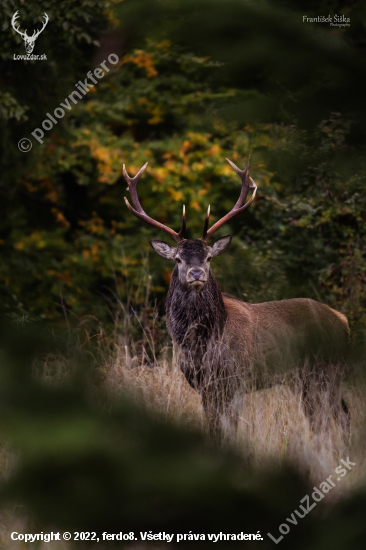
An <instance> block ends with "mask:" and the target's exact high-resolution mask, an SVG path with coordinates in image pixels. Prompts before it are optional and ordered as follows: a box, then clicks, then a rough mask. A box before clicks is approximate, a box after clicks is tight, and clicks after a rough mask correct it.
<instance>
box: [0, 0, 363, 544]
mask: <svg viewBox="0 0 366 550" xmlns="http://www.w3.org/2000/svg"><path fill="white" fill-rule="evenodd" d="M0 6H1V13H2V23H1V26H0V36H1V41H2V51H1V54H0V64H1V71H0V143H1V147H0V170H1V182H0V194H1V200H0V258H1V262H0V283H1V284H0V289H1V290H0V292H1V301H2V307H3V311H4V313H5V315H6V317H5V318H6V319H7V321H6V322H4V328H3V329H2V331H1V335H2V339H3V349H4V351H3V355H2V374H1V376H2V381H1V385H2V389H1V392H2V397H1V400H0V401H1V403H2V404H1V407H0V424H1V429H2V431H3V434H4V436H6V437H9V438H10V439H11V440H12V441H13V444H14V446H15V448H16V449H18V450H20V451H21V456H22V462H21V465H20V467H19V468H18V470H17V475H16V476H13V477H12V476H10V480H9V481H8V484H7V485H5V486H4V487H3V489H2V496H3V497H4V498H6V499H9V498H13V499H15V500H16V501H18V500H20V501H22V502H25V503H27V504H28V506H29V510H31V511H33V512H34V513H35V514H36V516H35V517H39V518H41V519H42V521H45V522H46V523H48V524H49V525H53V524H55V523H57V524H58V525H61V526H64V528H65V529H66V528H67V529H69V530H72V529H74V526H75V529H77V528H80V529H81V527H82V528H83V529H85V530H86V529H87V528H93V530H96V529H98V528H99V527H100V528H103V529H105V528H107V527H110V529H111V530H112V529H116V530H117V531H116V532H119V530H120V529H121V527H120V525H121V520H120V518H121V517H123V518H124V522H123V523H124V525H125V526H127V528H128V530H129V531H130V530H134V529H136V530H138V529H140V527H141V528H143V529H147V530H149V529H156V530H165V531H169V529H170V530H171V531H172V532H178V528H179V530H180V531H183V529H187V530H192V529H193V530H195V529H196V530H197V531H198V532H209V531H212V529H213V528H212V526H215V527H216V526H217V525H220V530H222V531H226V532H235V531H236V530H237V526H238V525H239V524H240V522H241V521H242V522H243V523H242V524H243V530H247V532H249V531H250V530H251V529H253V532H256V531H257V530H258V529H263V532H262V536H263V534H265V533H266V532H267V531H265V529H268V530H271V529H273V530H276V529H277V528H278V525H279V524H280V523H281V521H282V520H283V519H284V518H286V517H287V514H291V512H292V511H293V509H294V507H296V506H297V504H298V502H299V500H300V498H302V497H303V496H304V494H306V491H307V486H306V485H304V481H303V480H302V478H301V477H300V476H299V475H298V474H297V473H294V472H293V470H291V469H287V468H284V470H283V471H281V472H272V473H271V474H268V476H267V474H264V473H263V474H262V473H260V474H257V475H256V477H255V478H254V477H253V476H254V473H253V471H252V470H251V469H250V468H249V466H248V468H247V469H245V468H243V462H242V459H239V458H238V457H237V456H233V455H232V454H230V453H229V452H228V454H225V453H223V454H221V452H218V451H217V450H215V452H214V453H213V452H211V448H210V447H209V444H208V443H207V441H205V440H204V439H202V436H201V435H200V434H197V433H195V434H193V433H192V432H185V431H182V429H181V428H178V427H177V426H171V425H166V424H162V423H161V421H160V420H159V419H156V418H152V417H151V413H149V414H147V413H146V411H141V410H140V409H139V408H138V407H137V406H136V405H135V404H131V403H127V404H124V403H120V405H119V408H116V409H113V410H112V412H111V411H110V410H109V411H108V412H107V411H105V410H103V407H102V408H101V409H100V410H99V409H98V408H96V407H95V404H94V402H93V400H92V399H91V398H90V392H91V393H92V391H91V390H90V384H92V383H91V382H90V381H88V379H87V378H85V376H86V375H85V374H82V373H84V370H83V369H79V370H80V372H79V370H78V369H76V374H75V377H74V378H73V384H72V385H71V386H70V388H63V389H60V388H59V389H55V388H47V387H45V386H44V385H42V384H41V383H39V382H37V381H35V380H34V379H32V378H31V377H30V373H29V370H30V366H29V365H30V362H31V358H32V357H34V355H35V354H36V353H39V348H35V347H33V346H34V345H35V344H34V342H35V341H37V337H35V336H32V335H31V336H29V335H28V336H27V335H19V334H17V333H15V336H14V332H10V333H8V332H6V328H5V326H6V325H7V324H8V323H9V322H10V319H12V320H13V321H16V322H18V323H19V322H23V321H24V320H39V319H43V320H44V321H45V322H47V323H48V326H52V327H53V328H54V327H65V325H66V324H67V323H69V324H71V325H77V324H78V323H80V322H84V321H85V320H89V321H90V322H91V323H97V324H98V323H103V324H104V327H108V326H111V327H115V326H116V324H117V328H118V326H119V325H118V323H119V322H120V321H119V315H120V313H119V312H120V310H121V307H122V309H123V308H125V311H129V310H130V309H131V310H134V309H135V308H141V307H142V308H143V309H144V311H145V313H144V315H145V317H144V319H145V320H146V323H147V324H148V323H149V322H150V321H151V320H152V318H153V317H154V315H155V310H153V308H152V306H151V305H152V304H153V303H154V302H155V300H156V304H157V306H156V307H157V308H158V310H159V311H160V314H161V315H163V299H164V296H165V293H166V290H167V286H168V283H169V279H170V272H171V265H169V264H168V263H166V264H165V263H164V262H163V260H162V259H161V258H159V257H157V256H155V255H154V254H153V253H152V251H151V249H150V245H149V242H148V241H149V239H151V238H155V237H156V238H161V237H162V236H161V235H160V234H159V233H156V232H155V231H154V230H152V229H151V228H150V227H149V226H145V225H142V223H140V222H139V221H138V220H137V219H136V218H134V217H133V216H132V215H131V214H130V213H129V212H128V210H127V208H126V206H125V204H124V200H123V197H124V196H125V195H126V183H125V181H124V179H123V177H122V166H123V164H126V167H127V170H128V172H129V173H130V174H131V175H133V174H135V173H136V172H137V171H138V170H139V168H140V167H141V166H142V165H143V164H144V163H145V162H146V161H148V162H149V166H148V168H147V170H146V172H145V174H144V176H143V178H142V179H141V180H140V182H139V194H140V197H141V202H142V204H143V206H144V208H145V210H146V211H147V212H148V213H149V215H150V216H152V217H154V218H156V219H158V220H159V221H161V222H163V223H165V224H167V225H169V226H171V227H174V228H175V229H176V228H178V227H179V225H180V217H181V212H182V205H183V204H185V205H186V207H187V219H188V230H189V232H188V236H190V237H192V238H197V237H198V236H199V235H200V234H201V231H202V227H203V219H204V215H205V212H206V209H207V205H208V204H211V212H212V217H211V219H212V223H213V222H214V221H215V220H216V219H218V218H219V217H221V216H222V215H223V214H225V213H226V212H227V211H228V210H229V209H230V208H231V207H232V205H233V204H234V203H235V202H236V200H237V197H238V194H239V190H240V182H239V181H238V180H239V178H238V177H237V176H236V174H235V173H233V171H232V169H231V168H230V166H229V165H228V164H227V163H226V161H225V157H228V158H230V159H231V160H233V161H234V162H235V163H236V164H237V165H239V167H244V165H245V163H246V160H247V157H248V155H249V154H250V155H251V166H252V168H251V175H252V177H253V178H254V179H255V181H256V183H257V185H258V194H257V199H256V201H255V202H254V204H253V205H252V207H251V208H250V209H249V210H248V211H247V212H246V213H245V215H244V216H243V217H240V218H235V219H234V220H232V222H231V223H230V224H229V225H228V226H226V227H225V228H224V229H222V230H221V231H220V232H218V235H217V237H219V236H222V235H225V234H228V233H232V234H233V235H234V239H233V243H232V245H231V247H230V250H229V251H228V252H227V253H226V254H225V256H224V257H222V258H218V259H217V261H216V263H215V266H214V272H215V275H216V276H217V278H218V280H219V282H220V284H221V287H222V289H223V290H225V291H226V292H230V293H232V294H234V295H235V296H237V297H239V298H242V299H244V300H246V301H248V302H258V301H266V300H274V299H284V298H293V297H298V296H303V297H311V298H315V299H319V300H321V301H323V302H325V303H327V304H328V305H330V306H332V307H334V308H336V309H338V310H339V311H342V312H343V313H345V314H346V315H347V317H348V318H349V320H350V323H351V325H352V328H353V330H354V334H358V335H359V336H360V337H363V334H364V330H365V323H366V316H365V305H366V294H365V284H364V283H365V278H366V249H365V246H366V245H365V242H366V241H365V236H366V235H365V232H366V230H365V201H366V196H365V191H364V179H363V178H364V176H363V175H364V173H365V137H366V136H365V117H366V111H365V108H364V98H365V75H366V72H365V69H366V66H365V65H366V63H365V44H366V29H365V24H366V8H365V4H364V2H362V1H351V0H348V1H345V0H343V1H336V0H328V1H324V2H314V1H311V0H309V1H306V0H303V1H296V2H288V1H285V0H284V1H280V0H273V1H272V2H264V1H261V2H250V1H242V0H240V1H239V0H226V1H225V2H223V1H222V0H221V1H219V0H195V1H193V0H171V1H169V0H123V1H118V0H115V1H112V0H111V1H108V0H99V1H97V0H82V1H80V2H72V1H71V0H68V1H65V0H63V1H58V2H57V1H56V0H49V1H44V2H39V1H36V0H34V1H31V0H29V1H27V2H25V1H20V2H19V3H16V2H15V1H13V0H7V1H5V0H0ZM16 10H19V12H20V23H21V28H22V29H24V28H28V29H33V28H38V27H39V25H40V20H41V15H42V14H43V13H44V12H46V13H47V14H48V16H49V18H50V21H49V24H48V26H47V27H46V29H45V30H44V32H43V33H42V34H41V35H40V36H39V38H38V39H37V42H36V47H35V53H39V54H42V53H46V55H47V61H42V62H41V61H16V60H14V59H13V55H14V54H24V53H25V50H24V44H23V42H22V40H21V38H20V36H19V35H17V34H16V33H15V32H14V31H13V30H12V29H11V26H10V21H11V18H12V16H13V14H14V13H15V11H16ZM335 14H338V15H344V16H346V17H349V18H350V20H351V22H350V27H346V28H338V27H330V26H329V24H327V23H307V22H303V16H304V15H307V16H308V17H317V16H319V15H320V16H322V15H324V16H327V15H331V16H333V15H335ZM110 53H115V54H117V55H118V56H119V58H120V61H119V63H118V65H116V66H114V68H113V69H112V70H111V71H110V72H109V73H108V74H107V75H106V76H105V77H104V78H103V79H102V80H101V81H99V82H98V84H97V85H96V86H95V87H94V88H93V89H92V90H91V91H90V92H89V93H88V94H87V95H86V96H85V97H84V98H83V100H82V101H80V102H79V103H78V105H75V106H73V108H72V110H71V111H70V112H68V113H67V114H66V116H65V117H64V118H63V119H62V121H60V122H59V123H58V124H57V126H55V127H54V128H53V129H52V130H51V131H49V132H45V138H44V143H43V145H40V144H39V143H38V142H37V141H36V140H35V139H34V138H33V137H32V136H31V132H32V131H33V130H34V129H35V128H39V127H41V123H42V121H43V120H44V119H45V118H46V113H48V112H50V113H52V112H53V110H54V109H55V108H56V107H58V106H59V105H60V102H62V101H64V98H66V97H67V96H68V95H69V94H70V93H71V92H72V91H73V90H74V89H75V84H76V83H77V82H78V81H79V80H84V79H85V78H86V74H87V72H88V71H89V70H90V69H94V68H95V67H97V66H99V64H100V62H101V61H103V60H104V59H106V58H107V57H108V55H109V54H110ZM23 137H28V138H31V139H32V141H33V148H32V150H31V152H29V153H21V152H20V151H19V150H18V147H17V143H18V141H19V139H20V138H23ZM161 315H160V317H159V323H160V325H159V331H156V333H155V334H156V340H157V342H159V343H160V344H164V341H167V340H168V338H167V335H166V332H164V318H163V317H162V316H161ZM65 317H66V319H65ZM162 335H163V336H164V338H163V336H162ZM19 342H21V345H20V344H19ZM27 342H28V343H27ZM49 345H50V346H51V347H54V345H55V344H54V343H52V345H51V344H49ZM42 346H44V344H42ZM42 346H41V347H42ZM73 360H75V362H76V364H79V362H80V358H76V359H73ZM88 360H89V363H88V361H87V359H85V358H84V356H83V358H82V362H84V361H85V362H86V363H87V368H86V370H87V371H88V372H92V373H93V372H94V370H97V369H96V367H95V364H94V363H92V364H90V357H89V359H88ZM80 373H81V374H80ZM93 383H94V382H93ZM85 387H86V388H87V390H85V389H83V388H85ZM102 401H103V400H102ZM25 419H26V420H27V421H26V422H25ZM46 419H47V420H46ZM162 472H163V474H162ZM187 472H189V475H187ZM168 474H169V475H168ZM245 476H248V479H249V481H248V479H247V478H245ZM244 478H245V479H244ZM248 487H249V488H248ZM65 495H66V496H65ZM69 495H72V497H70V496H69ZM279 495H281V496H279ZM67 498H70V499H71V500H70V503H71V504H69V503H68V500H67ZM65 503H66V505H65ZM86 503H87V505H86ZM96 504H98V506H96ZM364 509H365V495H364V493H362V492H360V494H359V495H358V496H354V497H353V498H351V499H350V500H349V501H346V502H343V503H341V504H340V505H339V507H338V508H336V509H334V510H333V514H332V515H329V516H328V518H327V520H326V521H324V520H323V519H321V514H320V515H317V514H316V513H314V514H313V515H312V516H310V515H309V517H308V518H307V519H306V520H304V522H303V523H301V525H299V526H298V527H297V528H296V530H295V529H294V531H293V533H294V535H293V533H292V532H291V536H289V537H285V539H284V541H282V542H281V544H282V546H283V547H284V548H285V547H286V545H288V546H289V547H290V545H291V548H294V547H296V548H310V547H311V548H313V549H315V548H322V549H323V548H324V549H325V548H328V547H329V548H332V549H337V548H340V549H342V550H343V549H344V548H345V547H346V546H350V547H352V548H353V549H356V548H361V544H364V538H362V536H361V535H362V530H363V529H364V526H363V523H364V520H363V517H364V514H363V515H362V514H361V513H360V511H363V510H364ZM202 510H204V512H202ZM76 511H78V512H76ZM258 518H259V519H258ZM320 519H321V521H320ZM244 525H245V529H244ZM122 529H124V527H122ZM34 532H35V531H34ZM276 532H278V531H276ZM340 534H341V535H342V536H340ZM292 536H294V537H295V538H291V537H292ZM345 541H346V542H345ZM261 544H262V546H265V547H271V543H270V542H269V540H266V541H265V542H263V543H262V542H261ZM272 546H273V545H272ZM362 548H363V546H362Z"/></svg>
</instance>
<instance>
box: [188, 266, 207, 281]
mask: <svg viewBox="0 0 366 550" xmlns="http://www.w3.org/2000/svg"><path fill="white" fill-rule="evenodd" d="M188 276H189V278H190V279H192V280H193V281H199V280H200V279H204V277H205V272H204V271H203V269H202V268H200V267H192V268H191V269H190V270H189V272H188Z"/></svg>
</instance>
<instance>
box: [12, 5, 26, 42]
mask: <svg viewBox="0 0 366 550" xmlns="http://www.w3.org/2000/svg"><path fill="white" fill-rule="evenodd" d="M18 17H19V10H17V11H16V12H15V13H14V15H13V17H12V20H11V26H12V27H13V29H14V30H15V32H17V33H18V34H20V35H21V36H22V37H23V36H27V31H25V32H22V31H20V30H19V27H20V23H19V25H18V26H17V27H16V26H15V23H18V21H17V19H18Z"/></svg>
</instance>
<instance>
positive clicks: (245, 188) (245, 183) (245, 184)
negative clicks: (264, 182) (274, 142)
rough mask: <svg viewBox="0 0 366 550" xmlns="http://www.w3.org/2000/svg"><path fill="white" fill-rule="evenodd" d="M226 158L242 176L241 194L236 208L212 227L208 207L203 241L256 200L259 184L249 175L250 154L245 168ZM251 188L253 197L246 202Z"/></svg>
mask: <svg viewBox="0 0 366 550" xmlns="http://www.w3.org/2000/svg"><path fill="white" fill-rule="evenodd" d="M226 160H227V161H228V163H229V164H231V166H232V167H233V168H234V170H235V172H236V173H237V174H239V176H240V178H241V191H240V196H239V198H238V200H237V202H236V204H235V206H234V208H232V210H230V212H229V213H228V214H226V215H225V216H224V217H223V218H221V220H219V221H217V222H216V223H215V224H214V225H213V226H212V227H211V228H210V229H208V219H209V217H210V207H208V209H207V214H206V218H205V224H204V227H203V233H202V237H201V240H203V241H207V240H208V239H209V238H210V237H211V236H212V235H213V234H214V233H215V231H217V230H218V229H219V228H220V227H221V226H222V225H224V223H226V222H227V221H229V220H230V219H231V218H233V217H234V216H236V215H237V214H240V213H241V212H244V210H245V209H246V208H248V206H250V205H251V204H252V202H253V200H254V197H255V194H256V192H257V186H256V184H255V182H254V181H253V180H252V178H251V177H249V168H250V156H249V158H248V163H247V165H246V167H245V170H240V169H239V168H238V167H237V166H235V164H234V163H233V162H231V160H229V159H226ZM249 180H250V181H251V182H252V184H253V185H249ZM249 189H252V190H253V194H252V196H251V198H250V199H249V200H248V202H247V203H245V201H246V198H247V196H248V193H249Z"/></svg>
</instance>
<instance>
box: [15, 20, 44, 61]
mask: <svg viewBox="0 0 366 550" xmlns="http://www.w3.org/2000/svg"><path fill="white" fill-rule="evenodd" d="M18 13H19V12H18V11H16V12H15V13H14V15H13V18H12V20H11V26H12V27H13V29H14V30H15V31H16V32H17V33H18V34H20V36H21V37H22V38H23V40H24V42H25V44H24V45H25V49H26V52H27V53H32V52H33V49H34V43H35V41H36V40H37V38H38V37H39V35H40V34H41V32H42V31H43V29H44V28H45V26H46V25H47V23H48V15H47V13H45V14H44V16H43V17H44V23H43V27H42V28H41V29H40V30H39V31H33V34H32V36H28V35H27V29H25V31H24V32H21V31H20V30H19V26H20V25H18V27H16V26H15V23H16V22H17V21H16V20H17V18H18V17H19V15H18Z"/></svg>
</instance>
